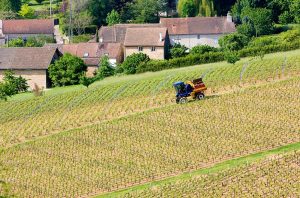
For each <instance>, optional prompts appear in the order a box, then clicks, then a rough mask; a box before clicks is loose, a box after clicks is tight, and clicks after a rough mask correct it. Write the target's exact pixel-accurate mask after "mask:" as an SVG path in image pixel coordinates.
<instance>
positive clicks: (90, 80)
mask: <svg viewBox="0 0 300 198" xmlns="http://www.w3.org/2000/svg"><path fill="white" fill-rule="evenodd" d="M95 80H96V79H95V77H92V78H89V77H86V76H82V77H81V78H80V84H82V85H83V86H86V87H87V88H88V87H89V86H90V85H91V84H93V83H94V82H95Z"/></svg>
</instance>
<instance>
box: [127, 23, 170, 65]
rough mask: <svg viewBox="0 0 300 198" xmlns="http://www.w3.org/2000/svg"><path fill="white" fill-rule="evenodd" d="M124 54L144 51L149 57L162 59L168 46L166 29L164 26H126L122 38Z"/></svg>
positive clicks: (128, 54)
mask: <svg viewBox="0 0 300 198" xmlns="http://www.w3.org/2000/svg"><path fill="white" fill-rule="evenodd" d="M124 48H125V50H124V53H125V54H124V56H125V59H126V57H128V56H130V55H132V54H134V53H144V54H147V55H148V56H149V58H150V59H156V60H163V59H165V58H166V55H167V52H168V48H169V36H168V30H167V28H164V27H151V28H150V27H139V28H128V29H127V32H126V36H125V40H124Z"/></svg>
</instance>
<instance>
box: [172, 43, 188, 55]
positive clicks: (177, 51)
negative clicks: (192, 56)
mask: <svg viewBox="0 0 300 198" xmlns="http://www.w3.org/2000/svg"><path fill="white" fill-rule="evenodd" d="M187 50H188V48H187V47H185V46H184V45H180V44H179V43H176V44H175V45H174V46H173V47H172V48H171V50H170V53H171V58H179V57H183V56H186V55H187V53H186V51H187Z"/></svg>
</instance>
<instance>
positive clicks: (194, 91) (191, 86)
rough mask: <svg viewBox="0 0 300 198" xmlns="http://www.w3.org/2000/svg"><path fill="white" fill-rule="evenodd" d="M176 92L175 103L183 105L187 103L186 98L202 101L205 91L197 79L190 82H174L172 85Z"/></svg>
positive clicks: (199, 79) (200, 80)
mask: <svg viewBox="0 0 300 198" xmlns="http://www.w3.org/2000/svg"><path fill="white" fill-rule="evenodd" d="M173 86H174V88H175V91H176V103H177V104H184V103H187V102H188V97H192V98H193V99H194V100H202V99H204V97H205V95H204V91H205V90H207V88H206V86H205V84H204V83H203V81H202V78H198V79H195V80H192V81H187V83H186V84H185V83H184V82H182V81H180V82H176V83H174V84H173Z"/></svg>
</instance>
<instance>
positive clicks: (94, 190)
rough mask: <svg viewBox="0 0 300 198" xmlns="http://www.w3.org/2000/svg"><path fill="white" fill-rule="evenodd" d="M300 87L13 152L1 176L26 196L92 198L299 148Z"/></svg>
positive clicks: (173, 111)
mask: <svg viewBox="0 0 300 198" xmlns="http://www.w3.org/2000/svg"><path fill="white" fill-rule="evenodd" d="M299 83H300V78H298V77H295V78H292V79H290V80H285V81H282V82H277V83H269V84H267V85H264V86H259V87H252V88H248V89H243V90H240V91H236V92H234V93H230V94H224V95H219V96H214V97H210V98H209V99H208V100H204V101H200V102H191V103H189V104H187V105H179V106H178V105H170V106H167V107H164V108H158V109H154V110H150V111H146V112H141V113H138V114H134V115H130V116H126V117H123V118H120V119H114V120H111V121H106V122H103V123H99V124H96V125H91V126H87V127H83V128H80V129H74V130H71V131H67V132H64V133H60V134H57V135H54V136H50V137H46V138H42V139H38V140H36V141H32V142H28V143H25V144H21V145H18V146H14V147H11V148H8V149H6V150H4V153H3V154H2V156H1V157H0V164H1V163H3V164H4V165H5V166H6V167H10V168H8V169H7V170H5V171H3V172H2V175H1V178H4V180H5V181H8V182H10V183H11V186H12V192H13V193H14V194H16V195H22V197H81V196H90V195H96V194H101V193H106V192H111V191H114V190H117V189H121V188H124V187H128V186H132V185H137V184H140V183H144V182H149V181H152V180H155V179H160V178H164V177H168V176H172V175H176V174H178V173H181V172H185V171H190V170H195V169H200V168H203V167H207V166H210V165H212V164H214V163H217V162H221V161H224V160H228V159H231V158H235V157H239V156H244V155H247V154H251V153H255V152H258V151H261V150H268V149H271V148H275V147H279V146H283V145H287V144H289V143H296V142H299V141H300V133H299V130H300V123H299V118H298V115H299V113H300V105H299V104H300V92H299V91H296V90H299ZM283 98H284V105H282V104H283ZM278 115H280V116H278ZM297 159H298V158H297Z"/></svg>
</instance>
